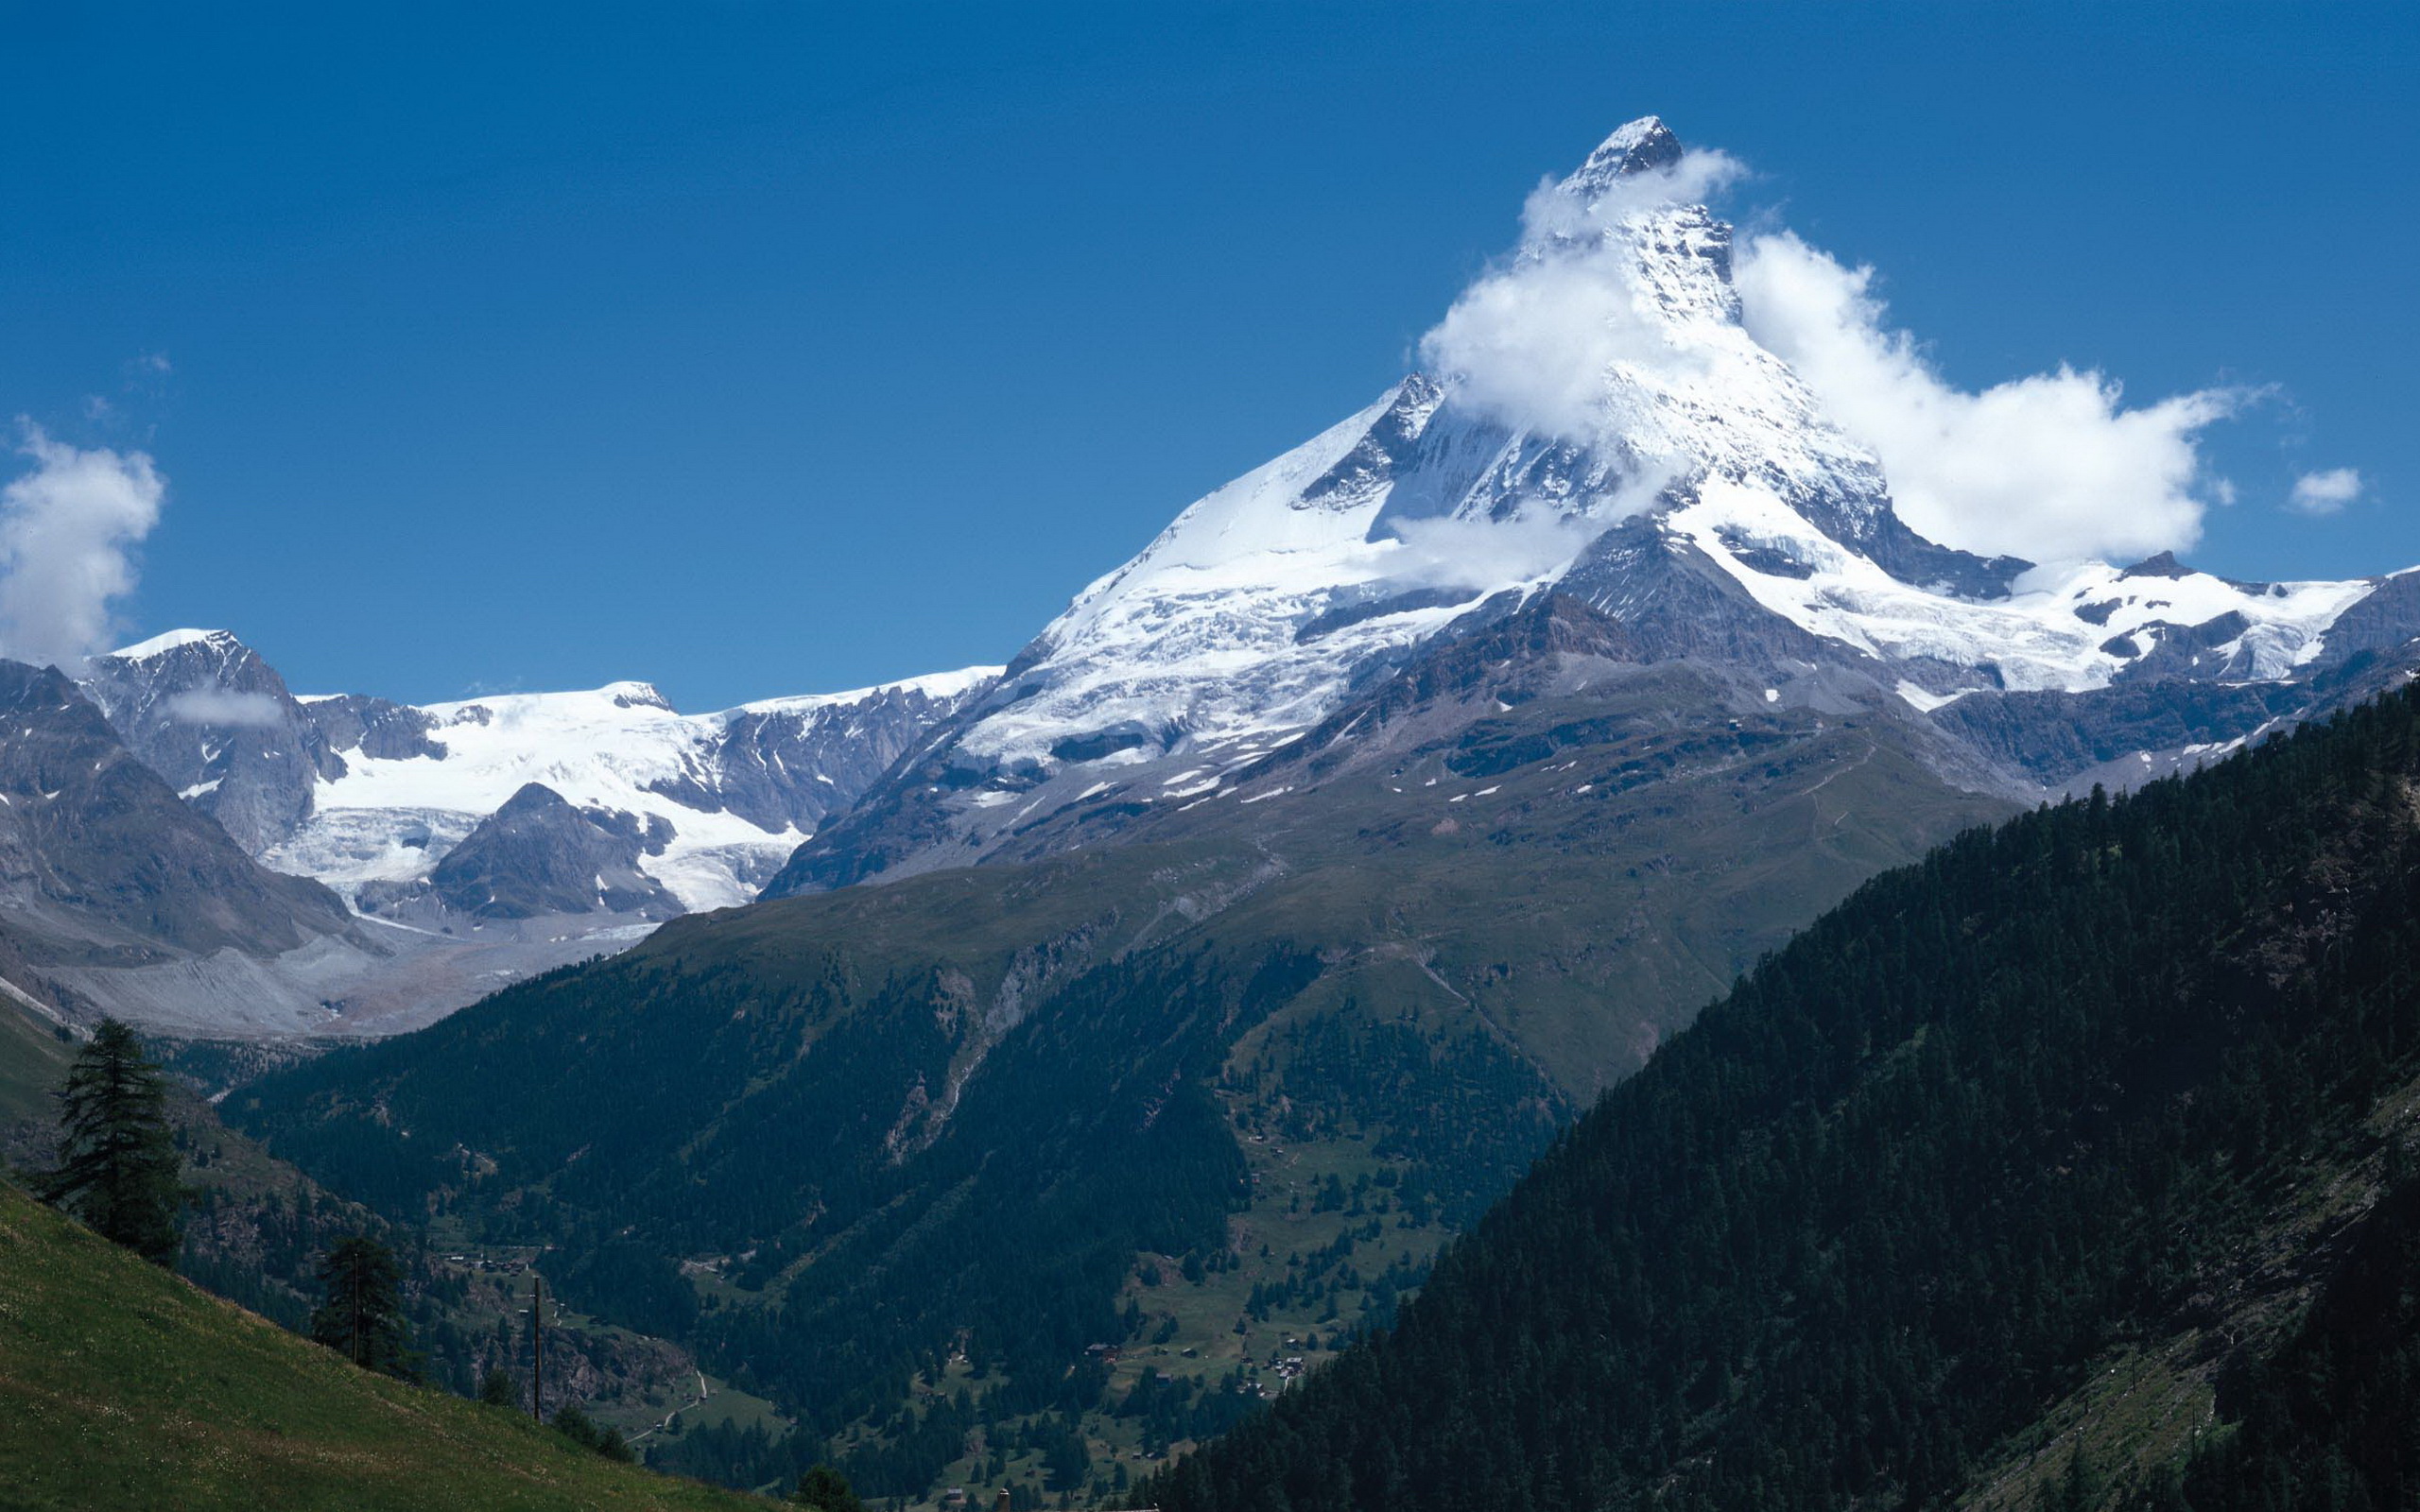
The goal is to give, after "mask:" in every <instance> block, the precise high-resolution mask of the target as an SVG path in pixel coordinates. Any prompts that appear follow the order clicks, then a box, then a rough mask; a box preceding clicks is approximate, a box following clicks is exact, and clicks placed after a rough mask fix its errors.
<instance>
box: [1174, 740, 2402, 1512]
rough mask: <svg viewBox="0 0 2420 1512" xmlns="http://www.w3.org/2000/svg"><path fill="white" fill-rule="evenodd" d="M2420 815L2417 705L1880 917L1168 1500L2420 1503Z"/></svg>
mask: <svg viewBox="0 0 2420 1512" xmlns="http://www.w3.org/2000/svg"><path fill="white" fill-rule="evenodd" d="M2415 772H2420V697H2415V696H2413V695H2412V694H2411V693H2408V692H2407V693H2404V694H2399V695H2395V696H2390V697H2388V698H2386V699H2385V700H2383V701H2382V702H2380V703H2378V704H2377V705H2374V706H2371V707H2366V708H2363V709H2361V710H2359V711H2357V712H2354V713H2350V714H2347V715H2343V716H2341V717H2339V718H2337V719H2335V720H2333V721H2331V722H2330V723H2328V724H2327V725H2325V726H2324V727H2315V728H2309V729H2307V730H2303V731H2300V732H2298V733H2296V734H2294V735H2291V736H2289V737H2283V738H2279V739H2275V740H2272V741H2271V742H2269V743H2268V744H2266V745H2265V746H2264V747H2261V748H2260V749H2259V750H2257V751H2256V752H2254V753H2250V754H2243V755H2238V756H2237V757H2235V758H2233V759H2231V760H2229V761H2227V762H2226V763H2224V764H2223V765H2220V766H2218V767H2217V768H2215V769H2212V770H2209V771H2206V772H2204V773H2202V774H2200V775H2197V776H2194V777H2191V778H2187V779H2183V780H2169V781H2164V782H2155V783H2152V784H2151V785H2149V786H2147V787H2146V788H2144V789H2143V790H2142V791H2140V792H2139V793H2137V794H2135V795H2134V796H2132V797H2128V798H2123V799H2115V800H2111V799H2103V798H2101V797H2100V796H2099V795H2097V794H2096V796H2095V797H2094V798H2093V799H2091V800H2090V801H2089V802H2078V803H2073V804H2069V805H2066V806H2063V807H2060V808H2056V809H2049V810H2045V811H2041V812H2037V813H2035V814H2032V815H2030V816H2024V817H2021V818H2019V819H2016V820H2014V821H2013V822H2011V823H2009V824H2007V825H2005V826H2004V827H2002V828H1999V829H1997V830H1996V831H1990V832H1977V833H1971V834H1968V835H1966V836H1964V837H1962V838H1961V839H1959V840H1958V841H1956V842H1955V843H1953V844H1951V845H1949V846H1947V847H1945V848H1944V849H1943V850H1941V851H1938V852H1936V853H1935V854H1933V855H1932V856H1930V857H1929V858H1927V860H1926V861H1925V862H1923V863H1922V864H1921V865H1918V866H1915V867H1911V868H1907V869H1904V870H1900V871H1896V872H1893V873H1890V874H1888V875H1886V876H1884V877H1882V878H1880V879H1878V880H1876V882H1874V883H1872V884H1871V885H1868V886H1866V887H1865V888H1863V889H1862V890H1860V891H1859V892H1858V893H1857V894H1856V895H1855V896H1854V897H1853V898H1852V899H1851V900H1850V901H1849V902H1846V903H1845V904H1843V905H1842V906H1841V907H1840V908H1838V909H1836V910H1835V911H1834V912H1832V913H1831V914H1829V915H1828V916H1826V917H1825V918H1824V919H1823V920H1822V921H1821V922H1820V923H1818V924H1816V925H1815V926H1814V927H1813V928H1811V929H1809V930H1807V931H1806V933H1805V934H1804V935H1802V936H1800V937H1799V938H1798V939H1797V940H1796V941H1795V942H1794V943H1792V944H1791V945H1790V946H1789V947H1788V948H1787V949H1785V950H1783V951H1782V952H1780V953H1779V954H1776V955H1774V956H1773V957H1772V958H1771V959H1769V960H1767V961H1766V962H1764V963H1763V964H1762V965H1760V966H1759V967H1758V968H1757V969H1756V970H1755V971H1754V972H1753V973H1751V974H1750V975H1749V976H1748V977H1747V978H1746V979H1745V980H1743V981H1742V982H1741V984H1740V985H1739V987H1738V988H1737V990H1736V991H1735V992H1733V993H1732V995H1731V996H1730V997H1729V998H1728V999H1727V1000H1726V1001H1725V1002H1723V1003H1721V1004H1720V1005H1717V1006H1715V1007H1713V1008H1711V1009H1709V1010H1708V1011H1707V1012H1706V1013H1705V1014H1703V1016H1702V1017H1701V1018H1700V1019H1699V1021H1698V1022H1697V1024H1696V1025H1695V1027H1693V1028H1692V1029H1690V1030H1689V1031H1688V1032H1686V1033H1685V1034H1684V1035H1682V1036H1680V1037H1679V1038H1677V1039H1676V1040H1673V1041H1672V1042H1671V1043H1669V1044H1668V1045H1667V1046H1666V1047H1665V1048H1664V1049H1663V1050H1662V1051H1660V1052H1659V1053H1658V1054H1657V1055H1656V1056H1655V1057H1654V1058H1653V1059H1652V1061H1651V1063H1650V1064H1649V1065H1648V1067H1647V1068H1646V1069H1645V1070H1644V1071H1643V1072H1642V1073H1641V1074H1639V1075H1638V1076H1636V1077H1634V1079H1632V1080H1631V1081H1629V1082H1628V1083H1626V1084H1624V1085H1622V1086H1621V1087H1618V1088H1616V1089H1615V1090H1614V1091H1612V1092H1610V1093H1608V1094H1607V1095H1606V1096H1605V1098H1604V1099H1603V1100H1602V1102H1601V1103H1600V1104H1599V1106H1598V1107H1597V1108H1595V1109H1594V1110H1593V1111H1592V1112H1591V1113H1590V1114H1589V1115H1588V1116H1587V1117H1586V1118H1585V1119H1584V1120H1583V1121H1582V1123H1581V1124H1580V1125H1577V1126H1576V1127H1575V1128H1574V1129H1572V1130H1571V1131H1570V1132H1569V1133H1568V1134H1567V1135H1565V1136H1564V1138H1562V1139H1561V1140H1560V1141H1559V1142H1558V1143H1557V1144H1556V1146H1555V1147H1554V1149H1553V1150H1552V1152H1551V1153H1550V1154H1548V1155H1547V1157H1546V1158H1545V1159H1544V1160H1542V1161H1541V1162H1540V1164H1539V1165H1538V1166H1537V1168H1536V1169H1535V1170H1534V1171H1533V1172H1532V1173H1531V1174H1530V1176H1529V1177H1526V1178H1525V1179H1524V1180H1523V1181H1522V1182H1521V1183H1520V1184H1519V1185H1518V1187H1517V1188H1516V1189H1515V1190H1514V1191H1513V1194H1511V1195H1510V1196H1509V1197H1508V1198H1507V1199H1506V1200H1505V1201H1504V1202H1503V1203H1502V1204H1501V1205H1500V1206H1499V1207H1497V1208H1496V1209H1495V1210H1494V1211H1492V1212H1490V1213H1489V1215H1488V1216H1487V1217H1486V1218H1485V1219H1484V1220H1483V1221H1482V1222H1481V1223H1480V1224H1479V1225H1478V1228H1477V1229H1476V1230H1475V1231H1474V1232H1473V1233H1471V1234H1470V1235H1469V1236H1468V1237H1466V1238H1464V1239H1462V1240H1461V1241H1458V1242H1457V1243H1456V1244H1454V1245H1453V1246H1451V1247H1450V1248H1449V1249H1448V1250H1447V1251H1446V1252H1445V1253H1444V1255H1443V1257H1442V1258H1441V1259H1440V1261H1439V1263H1438V1264H1437V1266H1436V1269H1435V1271H1434V1274H1433V1278H1432V1280H1431V1281H1430V1284H1429V1285H1428V1287H1427V1288H1426V1290H1425V1291H1424V1292H1423V1293H1422V1294H1421V1295H1420V1297H1418V1298H1417V1299H1416V1300H1414V1301H1412V1302H1411V1303H1409V1304H1408V1305H1407V1306H1406V1308H1405V1309H1404V1311H1403V1313H1402V1314H1401V1317H1400V1322H1399V1325H1398V1326H1397V1327H1396V1328H1395V1329H1394V1330H1393V1331H1392V1332H1389V1333H1387V1334H1386V1335H1384V1336H1383V1337H1380V1338H1378V1339H1375V1340H1374V1341H1370V1342H1365V1343H1363V1344H1360V1345H1357V1346H1356V1347H1355V1348H1353V1349H1350V1350H1348V1351H1347V1352H1346V1353H1345V1354H1344V1355H1343V1356H1342V1357H1341V1358H1340V1359H1339V1360H1338V1361H1337V1362H1336V1363H1335V1364H1334V1365H1332V1366H1330V1367H1328V1368H1327V1369H1325V1370H1323V1371H1322V1372H1320V1373H1319V1374H1317V1375H1316V1376H1314V1377H1313V1378H1312V1379H1311V1380H1310V1381H1309V1382H1307V1383H1305V1385H1304V1386H1303V1387H1301V1388H1299V1389H1297V1390H1296V1391H1294V1392H1291V1393H1288V1395H1287V1396H1286V1397H1285V1398H1284V1399H1283V1400H1281V1401H1280V1402H1279V1403H1278V1404H1277V1405H1276V1406H1275V1407H1274V1408H1273V1409H1272V1410H1271V1412H1270V1413H1268V1414H1266V1415H1264V1416H1262V1417H1259V1418H1257V1419H1255V1420H1253V1421H1252V1422H1250V1423H1247V1424H1245V1425H1243V1426H1242V1427H1240V1428H1238V1429H1237V1430H1236V1432H1235V1433H1234V1434H1233V1435H1230V1436H1229V1437H1227V1438H1226V1439H1224V1440H1222V1441H1221V1442H1219V1443H1218V1444H1216V1445H1214V1446H1212V1447H1211V1448H1209V1449H1207V1450H1205V1451H1203V1452H1201V1453H1199V1454H1197V1455H1195V1456H1193V1457H1192V1458H1190V1459H1188V1460H1187V1461H1185V1462H1184V1464H1182V1465H1181V1466H1179V1467H1177V1468H1176V1469H1173V1470H1172V1471H1170V1472H1168V1473H1167V1474H1166V1475H1165V1476H1164V1477H1163V1478H1162V1479H1161V1480H1159V1481H1158V1482H1156V1483H1154V1484H1153V1485H1152V1486H1150V1487H1147V1488H1146V1494H1145V1495H1144V1496H1143V1497H1142V1499H1141V1500H1143V1501H1148V1502H1156V1503H1158V1504H1159V1505H1161V1506H1164V1507H1167V1508H1170V1509H1173V1512H1270V1509H1272V1508H1287V1509H1292V1512H1330V1509H1336V1512H1341V1509H1344V1508H1363V1509H1375V1508H1386V1509H1388V1512H1417V1509H1424V1508H1433V1509H1436V1512H1447V1509H1451V1512H1497V1509H1501V1512H1514V1509H1526V1508H1538V1507H1584V1506H1599V1507H1634V1506H1636V1507H1644V1506H1647V1505H1651V1504H1652V1505H1655V1506H1658V1507H1661V1508H1671V1509H1686V1508H1706V1509H1713V1508H1718V1507H1721V1508H1729V1507H1750V1506H1753V1507H1758V1508H1818V1507H1826V1508H1828V1507H1844V1506H1850V1505H1858V1504H1864V1505H1878V1504H1907V1505H1917V1506H1923V1505H1944V1504H1948V1503H1953V1502H1956V1501H1959V1500H1960V1499H1962V1497H1967V1496H1971V1497H1972V1498H1973V1499H1974V1500H1975V1501H1976V1502H1977V1503H1979V1504H1984V1505H1997V1506H2010V1507H2024V1506H2030V1505H2032V1504H2035V1503H2037V1502H2041V1501H2042V1499H2044V1498H2050V1499H2053V1500H2052V1501H2049V1502H2042V1504H2065V1505H2091V1504H2096V1503H2106V1502H2113V1501H2118V1500H2127V1501H2133V1500H2138V1499H2149V1500H2153V1501H2157V1502H2160V1503H2165V1504H2169V1505H2177V1504H2190V1505H2191V1506H2193V1507H2195V1508H2197V1509H2209V1508H2217V1507H2227V1508H2234V1507H2238V1506H2245V1507H2248V1506H2255V1505H2258V1506H2265V1507H2274V1508H2284V1507H2290V1506H2304V1505H2309V1506H2319V1505H2328V1506H2378V1507H2383V1506H2387V1505H2403V1504H2409V1498H2410V1487H2411V1486H2412V1485H2413V1484H2414V1483H2413V1481H2412V1479H2411V1477H2412V1474H2413V1469H2414V1466H2415V1464H2420V1457H2415V1441H2414V1435H2413V1433H2412V1430H2411V1426H2410V1425H2411V1422H2412V1421H2413V1420H2414V1417H2413V1409H2414V1407H2415V1406H2416V1405H2420V1403H2415V1402H2414V1400H2413V1397H2412V1392H2413V1383H2414V1376H2413V1373H2412V1361H2413V1359H2414V1357H2415V1348H2416V1347H2415V1327H2416V1326H2420V1308H2415V1305H2414V1296H2413V1288H2414V1280H2413V1275H2412V1271H2411V1256H2412V1254H2413V1248H2412V1246H2413V1240H2412V1237H2411V1234H2412V1229H2413V1227H2414V1224H2413V1220H2412V1216H2411V1210H2412V1206H2413V1203H2414V1201H2415V1198H2414V1195H2413V1193H2412V1189H2411V1177H2410V1176H2409V1175H2408V1172H2409V1168H2410V1162H2409V1160H2408V1158H2407V1157H2406V1156H2405V1155H2404V1154H2402V1153H2399V1152H2400V1150H2401V1147H2402V1144H2403V1143H2405V1142H2408V1141H2409V1140H2410V1139H2411V1136H2412V1127H2411V1124H2412V1118H2413V1109H2414V1105H2415V1095H2414V1086H2413V1083H2414V1078H2415V1076H2420V865H2415V863H2420V820H2415V803H2416V802H2420V792H2416V791H2415V785H2414V777H2415ZM2390 1167H2392V1169H2390ZM2390 1188H2392V1189H2393V1191H2394V1195H2393V1196H2391V1197H2390V1198H2388V1199H2387V1200H2384V1201H2381V1200H2380V1194H2381V1192H2382V1191H2386V1190H2388V1189H2390ZM2314 1297H2317V1298H2319V1299H2320V1300H2319V1301H2318V1303H2317V1305H2316V1306H2315V1307H2314V1306H2312V1299H2313V1298H2314ZM2238 1424H2239V1426H2238ZM2331 1497H2332V1498H2335V1499H2333V1500H2331V1499H2330V1498H2331Z"/></svg>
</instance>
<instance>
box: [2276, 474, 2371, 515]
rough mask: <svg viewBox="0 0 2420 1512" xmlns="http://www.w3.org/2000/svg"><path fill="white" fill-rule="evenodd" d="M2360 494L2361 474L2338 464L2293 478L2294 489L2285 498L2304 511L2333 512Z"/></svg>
mask: <svg viewBox="0 0 2420 1512" xmlns="http://www.w3.org/2000/svg"><path fill="white" fill-rule="evenodd" d="M2360 496H2361V474H2360V473H2359V472H2358V471H2356V470H2355V469H2352V468H2349V467H2337V468H2330V469H2328V470H2327V471H2326V472H2306V473H2304V474H2303V475H2302V476H2301V477H2298V478H2296V479H2294V491H2293V493H2292V494H2291V496H2290V497H2289V498H2288V500H2287V501H2286V502H2287V504H2288V506H2289V507H2291V508H2294V509H2297V510H2300V511H2301V512H2302V513H2304V514H2334V513H2335V512H2336V511H2337V510H2339V509H2342V508H2343V507H2345V506H2346V505H2348V504H2350V503H2352V502H2353V501H2354V500H2355V499H2358V498H2359V497H2360Z"/></svg>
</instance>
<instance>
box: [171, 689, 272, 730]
mask: <svg viewBox="0 0 2420 1512" xmlns="http://www.w3.org/2000/svg"><path fill="white" fill-rule="evenodd" d="M168 717H169V718H171V719H173V720H176V721H178V722H179V723H181V724H187V725H254V726H267V725H275V724H277V723H279V722H280V721H281V720H282V719H283V718H284V717H285V711H284V710H281V709H280V708H278V706H277V700H276V699H274V698H272V697H270V696H268V694H266V693H237V692H235V691H233V689H229V688H189V689H187V690H186V691H184V692H183V693H180V694H178V695H176V696H173V697H171V698H170V699H169V700H168Z"/></svg>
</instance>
